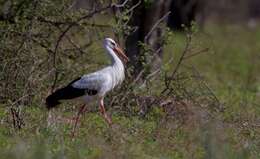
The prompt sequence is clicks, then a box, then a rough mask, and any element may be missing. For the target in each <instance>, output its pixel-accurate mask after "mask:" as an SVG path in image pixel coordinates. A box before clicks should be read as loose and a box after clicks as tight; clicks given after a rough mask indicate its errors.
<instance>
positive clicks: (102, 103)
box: [99, 99, 112, 125]
mask: <svg viewBox="0 0 260 159" xmlns="http://www.w3.org/2000/svg"><path fill="white" fill-rule="evenodd" d="M99 109H100V112H101V114H102V116H103V118H104V119H105V120H106V122H107V123H108V124H109V125H111V124H112V120H111V118H110V117H109V116H108V115H107V113H106V110H105V107H104V101H103V99H101V100H100V105H99Z"/></svg>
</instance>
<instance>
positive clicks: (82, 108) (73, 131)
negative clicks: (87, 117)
mask: <svg viewBox="0 0 260 159" xmlns="http://www.w3.org/2000/svg"><path fill="white" fill-rule="evenodd" d="M85 111H86V105H85V104H83V105H82V106H81V107H80V108H79V111H78V113H77V116H76V119H75V123H74V126H73V130H72V136H73V137H74V136H75V132H76V128H77V125H78V122H79V119H80V116H81V115H82V114H83V113H84V112H85Z"/></svg>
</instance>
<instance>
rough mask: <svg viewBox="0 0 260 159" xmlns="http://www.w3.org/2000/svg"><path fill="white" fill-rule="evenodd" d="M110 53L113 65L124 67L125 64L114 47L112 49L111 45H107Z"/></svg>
mask: <svg viewBox="0 0 260 159" xmlns="http://www.w3.org/2000/svg"><path fill="white" fill-rule="evenodd" d="M105 48H106V50H107V53H108V56H109V58H110V61H111V66H113V67H122V68H124V64H123V62H122V61H121V59H120V58H119V57H118V56H117V55H116V53H115V52H114V50H113V49H111V48H110V47H108V46H106V47H105Z"/></svg>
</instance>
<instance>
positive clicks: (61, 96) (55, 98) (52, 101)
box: [46, 79, 85, 109]
mask: <svg viewBox="0 0 260 159" xmlns="http://www.w3.org/2000/svg"><path fill="white" fill-rule="evenodd" d="M76 80H78V79H76ZM76 80H74V81H76ZM74 81H72V82H71V83H70V84H69V85H68V86H66V87H64V88H60V89H58V90H56V91H55V92H54V93H52V94H51V95H49V96H48V97H47V98H46V107H47V108H48V109H51V108H53V107H56V106H57V105H59V104H60V100H65V99H74V98H77V97H81V96H83V95H84V94H85V90H84V89H79V88H74V87H73V86H72V85H71V84H72V83H73V82H74Z"/></svg>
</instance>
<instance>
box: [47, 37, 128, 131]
mask: <svg viewBox="0 0 260 159" xmlns="http://www.w3.org/2000/svg"><path fill="white" fill-rule="evenodd" d="M104 48H105V49H106V51H107V54H108V56H109V57H110V60H111V64H110V65H109V66H107V67H105V68H103V69H101V70H99V71H97V72H93V73H90V74H86V75H83V76H82V77H79V78H77V79H75V80H73V81H72V82H70V83H69V84H68V85H67V86H66V87H63V88H61V89H58V90H56V91H55V92H54V93H52V94H51V95H49V96H48V97H47V98H46V107H47V108H48V109H49V110H50V109H51V108H53V107H55V106H57V105H58V104H60V101H61V100H67V99H75V98H79V99H80V100H81V101H82V102H83V103H84V105H82V106H81V107H80V109H79V112H78V114H77V117H76V121H75V125H74V131H75V128H76V126H77V122H78V120H79V117H80V115H81V114H82V113H83V112H84V111H85V107H86V104H89V103H90V102H92V101H96V100H98V101H99V108H100V112H101V114H102V116H103V117H104V119H105V120H106V121H107V122H108V124H111V123H112V121H111V118H110V117H109V116H108V115H107V114H106V111H105V107H104V97H105V95H106V94H107V93H108V92H109V91H111V90H112V89H113V88H114V87H115V86H117V85H119V84H120V83H122V81H123V80H124V78H125V73H124V71H125V69H124V64H123V62H124V63H126V62H128V61H129V59H128V57H127V56H126V55H125V54H124V52H123V51H122V49H121V48H120V47H119V46H118V44H117V43H116V42H115V41H114V40H113V39H111V38H106V39H105V40H104ZM122 61H123V62H122Z"/></svg>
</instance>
